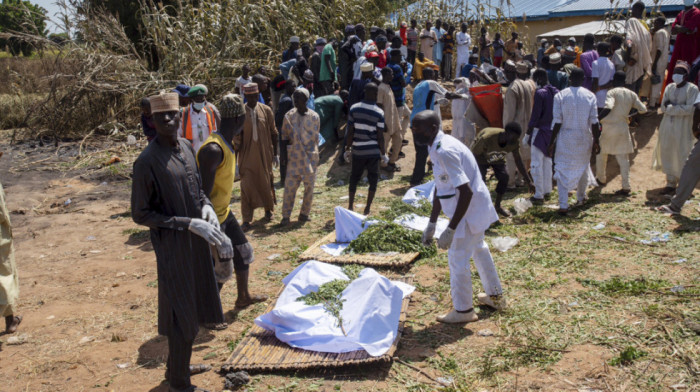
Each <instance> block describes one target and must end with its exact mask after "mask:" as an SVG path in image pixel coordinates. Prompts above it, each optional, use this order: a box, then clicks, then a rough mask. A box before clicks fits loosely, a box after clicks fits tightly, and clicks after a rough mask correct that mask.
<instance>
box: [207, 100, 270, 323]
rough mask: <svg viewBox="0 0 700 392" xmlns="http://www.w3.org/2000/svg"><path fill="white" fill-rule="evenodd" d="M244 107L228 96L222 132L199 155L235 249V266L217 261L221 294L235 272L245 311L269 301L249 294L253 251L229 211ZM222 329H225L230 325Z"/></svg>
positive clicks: (240, 305)
mask: <svg viewBox="0 0 700 392" xmlns="http://www.w3.org/2000/svg"><path fill="white" fill-rule="evenodd" d="M244 105H245V104H244V103H243V97H242V96H240V95H238V94H227V95H225V96H224V97H223V98H222V100H221V104H220V105H219V107H220V110H221V126H220V128H219V130H218V131H216V132H213V133H212V134H211V136H209V138H208V139H207V140H206V141H205V142H204V145H202V148H200V149H199V152H198V153H197V162H198V163H199V171H200V173H201V175H202V189H203V190H204V193H205V194H206V195H207V196H208V197H209V199H210V200H211V202H212V204H213V206H214V210H215V211H216V217H217V219H218V221H219V224H220V225H221V231H222V232H223V233H224V234H226V236H227V237H228V238H229V239H230V240H231V244H232V245H233V263H232V265H231V260H230V259H229V260H224V259H223V258H221V257H219V260H216V258H215V260H216V264H215V266H214V271H216V272H217V274H216V278H217V283H218V284H219V291H221V288H222V287H223V285H224V283H225V282H226V281H227V280H228V279H229V278H230V277H231V273H232V272H233V271H235V273H236V289H237V290H238V297H237V299H236V308H244V307H246V306H249V305H252V304H254V303H256V302H261V301H264V300H266V299H267V297H266V296H257V295H251V294H250V292H249V291H248V277H249V266H250V264H251V263H252V262H253V260H254V257H253V247H252V246H251V245H250V243H249V242H248V239H247V238H246V236H245V234H244V233H243V230H241V227H240V226H239V225H238V220H236V217H235V216H234V215H233V211H231V208H230V207H229V204H230V202H231V193H232V192H233V179H234V177H235V174H236V155H235V152H234V150H233V138H234V137H235V136H236V135H238V134H240V133H241V131H242V130H243V124H244V123H245V108H244ZM231 268H232V269H233V271H231ZM220 327H222V328H221V329H223V328H225V327H226V325H225V324H224V325H221V326H220ZM217 329H218V328H217Z"/></svg>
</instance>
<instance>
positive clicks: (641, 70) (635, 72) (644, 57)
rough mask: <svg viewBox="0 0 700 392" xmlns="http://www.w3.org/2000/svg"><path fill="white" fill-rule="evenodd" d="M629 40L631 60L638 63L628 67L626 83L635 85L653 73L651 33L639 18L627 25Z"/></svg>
mask: <svg viewBox="0 0 700 392" xmlns="http://www.w3.org/2000/svg"><path fill="white" fill-rule="evenodd" d="M625 32H626V33H627V39H628V40H629V41H631V42H632V47H631V53H630V58H632V59H634V60H635V61H636V62H635V64H634V65H629V64H628V65H627V70H626V71H625V73H626V74H627V79H626V83H627V84H633V83H635V82H636V81H637V80H638V79H639V78H641V77H642V76H644V74H650V73H651V62H652V61H653V59H652V58H651V53H650V52H651V33H649V29H648V28H647V27H646V26H645V25H644V24H643V23H642V22H640V21H639V19H637V18H629V19H628V20H627V22H626V23H625Z"/></svg>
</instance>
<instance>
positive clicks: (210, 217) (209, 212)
mask: <svg viewBox="0 0 700 392" xmlns="http://www.w3.org/2000/svg"><path fill="white" fill-rule="evenodd" d="M202 219H204V220H205V221H207V222H208V223H209V224H210V225H212V226H214V227H216V228H217V229H219V230H221V226H219V218H217V217H216V211H214V207H212V206H210V205H209V204H205V205H204V207H202Z"/></svg>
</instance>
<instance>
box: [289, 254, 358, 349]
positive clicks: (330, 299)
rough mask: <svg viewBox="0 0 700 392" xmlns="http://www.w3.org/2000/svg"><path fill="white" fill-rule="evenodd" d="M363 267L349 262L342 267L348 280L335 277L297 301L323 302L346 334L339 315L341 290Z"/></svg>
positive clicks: (344, 333)
mask: <svg viewBox="0 0 700 392" xmlns="http://www.w3.org/2000/svg"><path fill="white" fill-rule="evenodd" d="M364 268H365V267H363V266H361V265H356V264H349V265H346V266H344V267H343V273H344V274H345V275H346V276H347V277H348V279H350V280H342V279H335V280H332V281H330V282H327V283H324V284H322V285H321V286H319V288H318V291H312V292H310V293H308V294H306V295H304V296H301V297H299V298H297V301H303V302H304V303H305V304H307V305H309V306H313V305H318V304H323V308H324V309H325V310H326V312H328V313H330V314H331V315H332V316H333V317H335V318H336V326H337V327H339V328H340V329H341V330H342V331H343V335H347V333H346V332H345V328H343V318H342V317H341V316H340V311H341V310H343V302H345V300H344V299H342V298H341V297H342V295H343V291H345V289H346V288H347V287H348V286H349V285H350V283H351V282H352V281H353V280H355V279H357V278H358V277H359V276H360V272H362V270H363V269H364Z"/></svg>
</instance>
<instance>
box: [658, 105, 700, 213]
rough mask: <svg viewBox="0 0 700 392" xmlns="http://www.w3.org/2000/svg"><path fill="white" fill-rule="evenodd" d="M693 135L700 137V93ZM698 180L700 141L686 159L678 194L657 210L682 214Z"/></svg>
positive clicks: (699, 173) (699, 172) (699, 171)
mask: <svg viewBox="0 0 700 392" xmlns="http://www.w3.org/2000/svg"><path fill="white" fill-rule="evenodd" d="M693 135H694V136H695V140H698V139H700V94H699V95H698V97H697V98H696V99H695V115H694V121H693ZM698 181H700V142H697V141H696V142H695V147H693V150H692V151H691V152H690V155H689V156H688V159H687V160H686V161H685V165H684V166H683V171H682V172H681V178H680V180H679V181H678V189H676V194H675V195H674V196H673V198H672V199H671V203H669V204H668V205H664V206H661V207H658V208H657V209H656V210H657V211H659V212H665V213H667V214H671V215H680V213H681V209H682V208H683V206H684V205H685V202H686V201H688V199H690V198H691V197H692V196H693V191H694V190H695V186H696V185H697V184H698Z"/></svg>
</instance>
